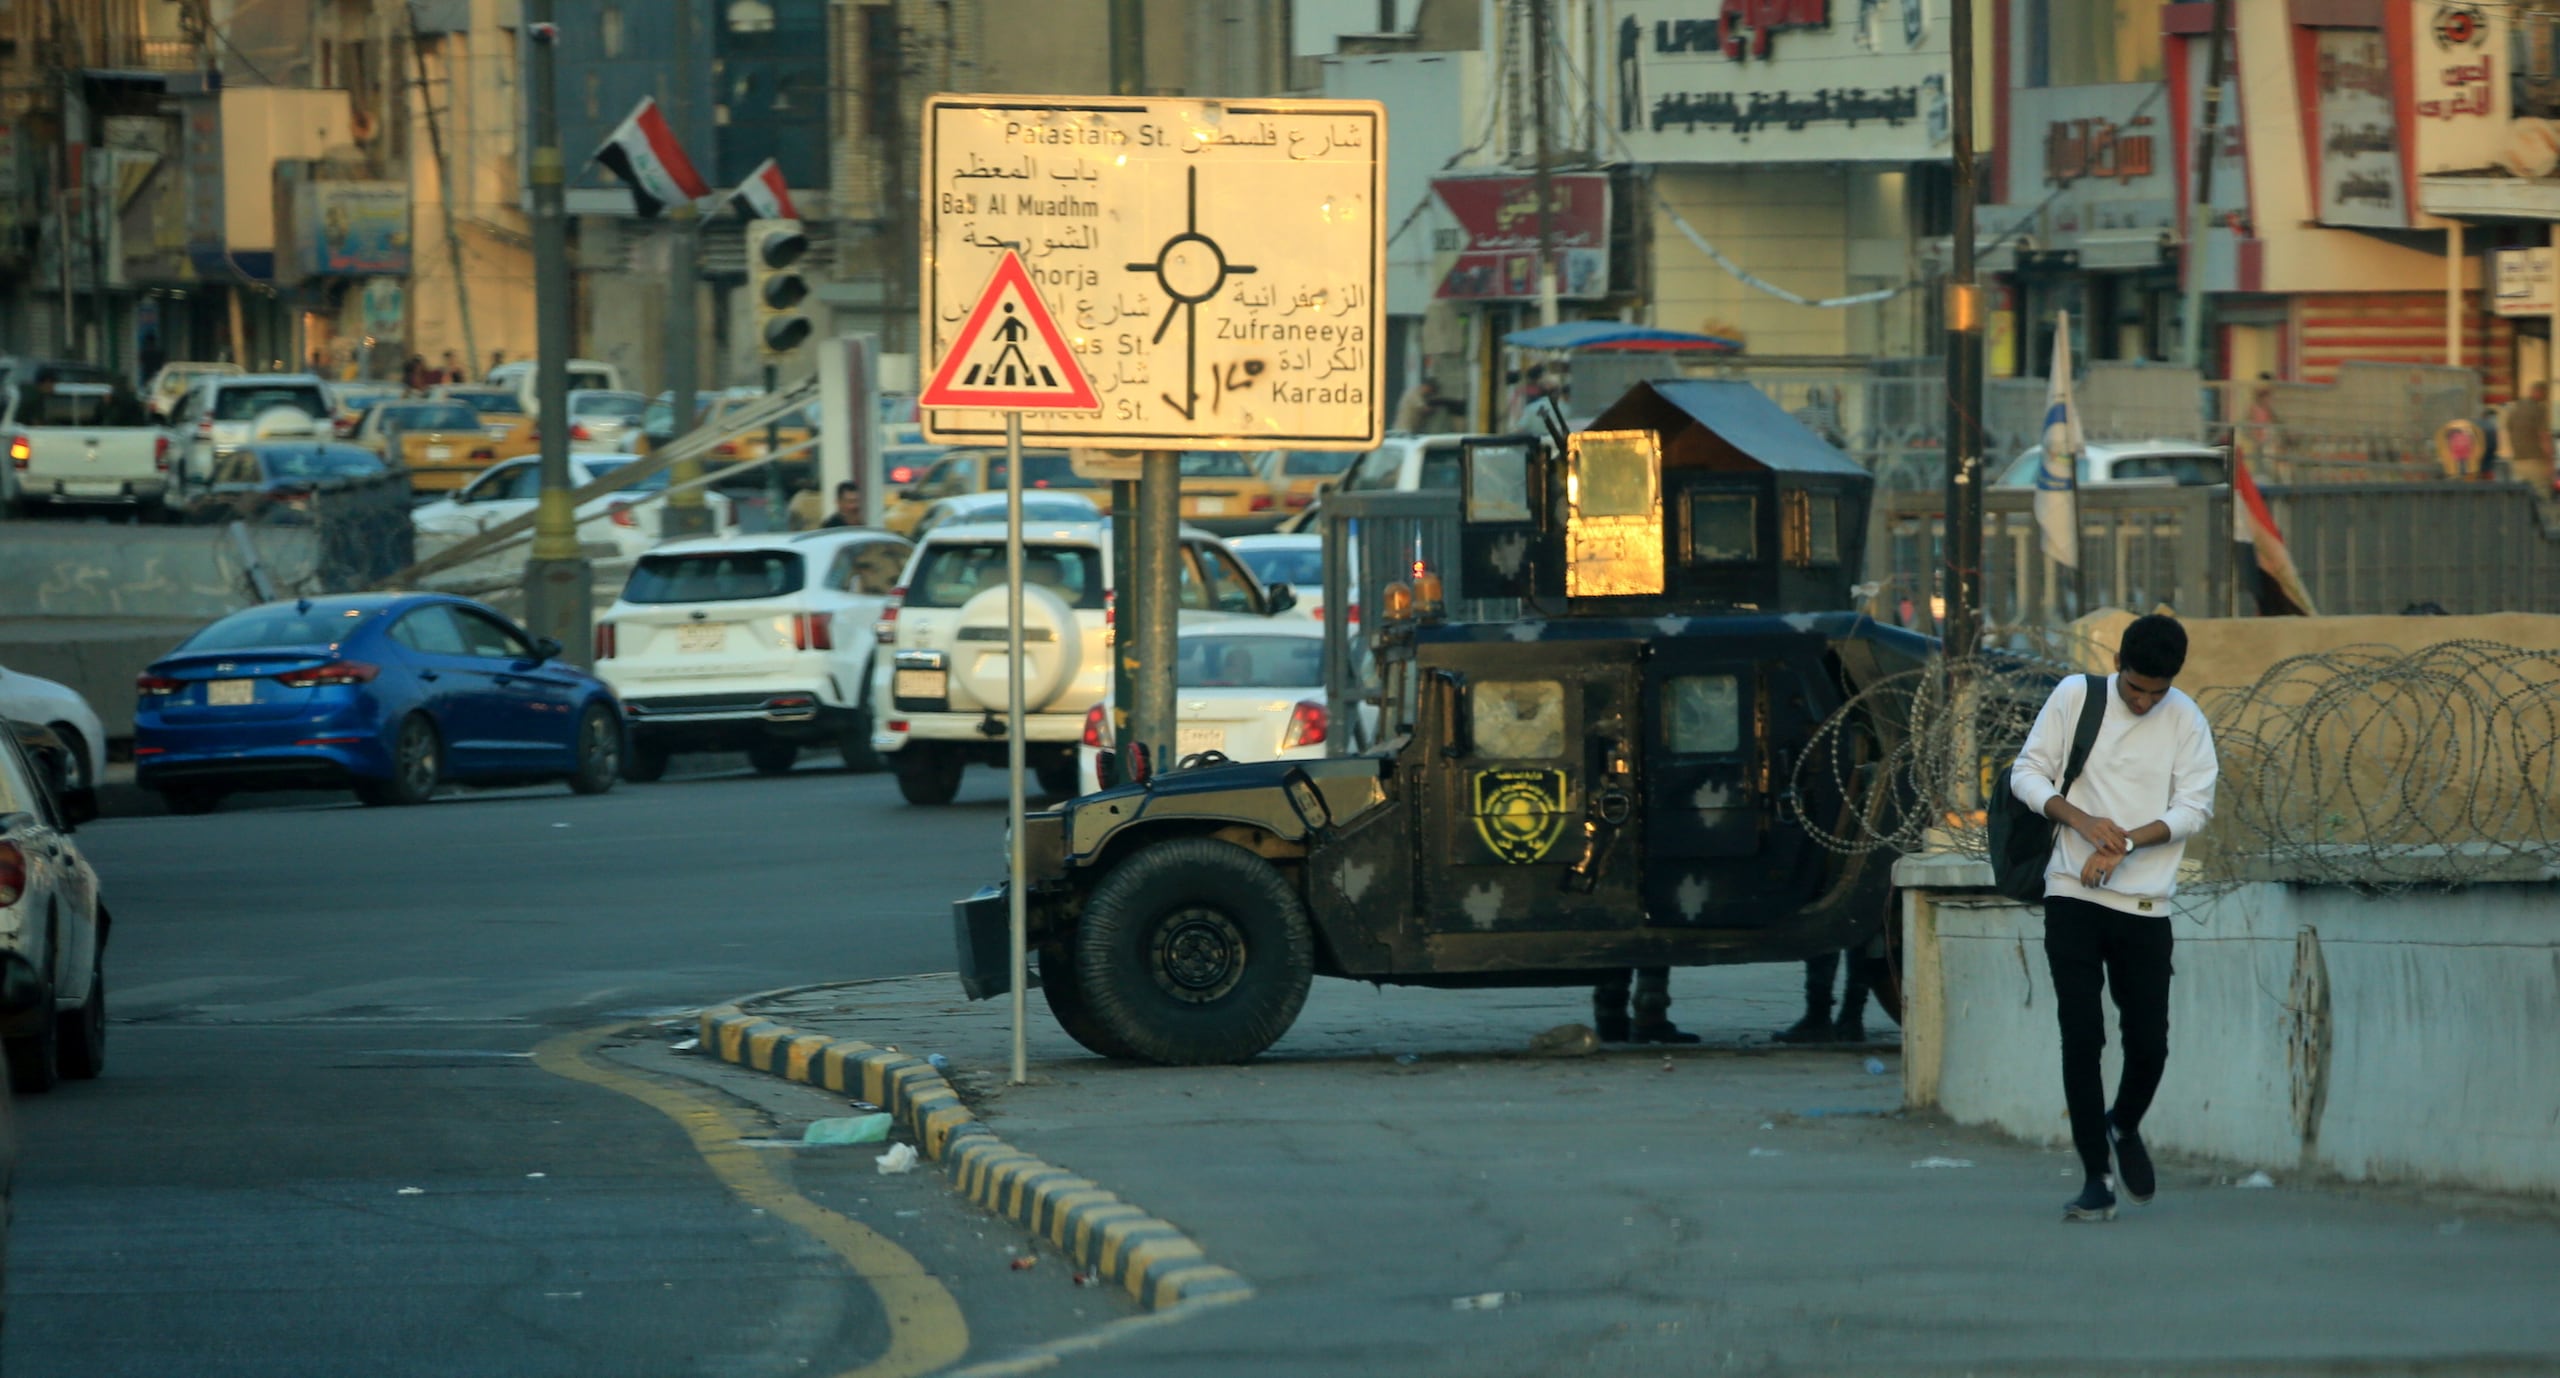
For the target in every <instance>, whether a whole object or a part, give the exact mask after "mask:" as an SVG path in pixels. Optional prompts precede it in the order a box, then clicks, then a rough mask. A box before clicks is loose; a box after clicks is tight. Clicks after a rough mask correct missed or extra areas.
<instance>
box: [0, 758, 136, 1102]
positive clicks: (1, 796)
mask: <svg viewBox="0 0 2560 1378" xmlns="http://www.w3.org/2000/svg"><path fill="white" fill-rule="evenodd" d="M60 749H61V748H60V746H59V745H58V744H57V743H55V741H54V738H53V736H52V734H51V733H50V732H48V731H46V730H45V729H43V728H26V727H22V726H20V725H17V724H10V725H8V726H7V728H6V729H5V730H0V1012H5V1013H0V1039H5V1043H0V1046H5V1048H6V1049H7V1059H8V1064H9V1082H10V1085H11V1086H13V1087H14V1088H15V1089H16V1090H18V1091H19V1092H20V1093H23V1094H33V1093H37V1092H43V1091H50V1090H52V1089H53V1088H54V1085H55V1083H56V1082H57V1081H59V1080H61V1079H62V1078H65V1077H68V1078H71V1079H73V1080H76V1081H84V1080H87V1079H89V1078H92V1077H95V1076H97V1075H98V1074H99V1073H100V1072H103V1071H105V1070H106V1065H107V981H106V953H107V932H108V929H109V928H110V927H111V921H110V919H109V917H108V914H107V908H106V906H105V905H104V904H103V903H101V902H100V900H99V898H98V873H97V871H96V870H94V869H92V868H91V866H90V865H89V861H88V858H86V857H84V856H82V855H81V853H80V848H79V846H78V844H76V843H74V842H73V841H72V840H71V835H72V833H73V832H74V831H76V830H77V829H78V827H79V825H81V824H82V823H85V822H88V821H89V820H90V819H91V818H94V817H96V816H97V801H96V798H95V796H94V795H91V794H89V793H87V792H85V791H84V792H81V793H76V794H68V795H66V794H59V793H57V792H56V791H55V790H54V789H53V787H52V786H51V784H50V783H49V780H48V777H49V776H50V775H51V774H52V773H53V772H51V771H49V770H47V769H46V768H45V767H44V766H43V765H42V764H41V763H40V762H39V761H38V759H37V756H38V755H39V754H40V753H42V752H45V751H59V750H60Z"/></svg>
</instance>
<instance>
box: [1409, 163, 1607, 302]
mask: <svg viewBox="0 0 2560 1378" xmlns="http://www.w3.org/2000/svg"><path fill="white" fill-rule="evenodd" d="M1431 190H1432V192H1433V193H1434V194H1436V195H1437V196H1438V197H1439V198H1440V200H1441V201H1442V202H1443V203H1445V204H1446V205H1447V206H1448V207H1449V213H1450V215H1451V216H1453V217H1455V218H1456V220H1457V222H1458V225H1459V232H1460V234H1461V235H1463V236H1464V239H1463V243H1462V246H1461V247H1460V249H1459V252H1458V261H1457V262H1456V263H1455V264H1453V265H1451V266H1450V269H1449V271H1448V273H1447V275H1445V276H1444V277H1442V278H1441V280H1440V290H1439V293H1438V295H1439V296H1440V297H1442V298H1444V299H1455V300H1461V301H1493V300H1516V299H1534V298H1535V297H1536V296H1537V295H1538V269H1537V263H1538V182H1537V179H1536V178H1534V177H1442V178H1438V179H1436V180H1434V181H1433V182H1432V184H1431ZM1547 198H1548V204H1547V233H1548V237H1549V240H1550V242H1551V243H1552V244H1553V245H1554V246H1555V249H1556V295H1557V296H1560V297H1578V298H1593V297H1604V296H1607V295H1608V294H1609V179H1608V177H1607V176H1606V175H1604V174H1599V173H1565V174H1561V175H1558V176H1554V177H1550V178H1548V179H1547Z"/></svg>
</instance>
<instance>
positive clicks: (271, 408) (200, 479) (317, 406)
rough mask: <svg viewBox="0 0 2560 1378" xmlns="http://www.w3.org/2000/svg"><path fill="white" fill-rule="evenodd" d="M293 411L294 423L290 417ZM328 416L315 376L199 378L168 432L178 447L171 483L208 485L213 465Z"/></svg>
mask: <svg viewBox="0 0 2560 1378" xmlns="http://www.w3.org/2000/svg"><path fill="white" fill-rule="evenodd" d="M297 412H299V413H300V414H301V415H300V420H299V423H298V424H297V422H296V420H295V417H294V414H295V413H297ZM331 415H333V412H332V411H331V409H330V406H329V391H328V384H326V383H324V382H322V381H321V379H320V376H319V375H318V374H315V373H239V374H222V375H216V376H212V377H207V378H204V379H201V380H199V381H198V382H197V384H196V387H195V391H193V392H190V393H188V394H187V395H186V396H185V397H184V398H182V399H180V400H179V402H178V406H177V409H176V410H175V411H173V412H171V413H170V415H169V428H170V429H171V430H172V431H174V432H175V433H176V435H175V436H174V441H175V443H176V444H177V445H178V447H179V448H180V460H179V464H178V467H177V479H178V483H179V486H180V488H181V490H182V491H186V492H193V491H195V490H197V489H200V488H202V487H203V486H204V485H205V484H207V483H210V482H212V481H213V462H214V461H215V460H217V459H220V458H222V457H223V456H224V455H227V454H229V453H231V452H232V451H233V450H236V449H238V448H240V447H241V446H243V445H246V444H248V443H249V442H250V441H252V440H258V439H262V438H264V437H266V436H270V435H276V434H284V433H291V434H295V435H307V434H310V430H309V428H310V427H312V426H315V425H317V424H319V423H320V422H321V421H322V420H323V418H326V417H329V416H331Z"/></svg>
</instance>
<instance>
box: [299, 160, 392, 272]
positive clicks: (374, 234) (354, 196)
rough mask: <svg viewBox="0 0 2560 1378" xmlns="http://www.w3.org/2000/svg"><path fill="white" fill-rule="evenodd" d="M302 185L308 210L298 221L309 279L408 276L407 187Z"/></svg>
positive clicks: (369, 183)
mask: <svg viewBox="0 0 2560 1378" xmlns="http://www.w3.org/2000/svg"><path fill="white" fill-rule="evenodd" d="M306 186H307V187H308V190H309V195H310V202H309V204H310V210H309V211H308V212H307V213H304V215H303V220H302V224H303V227H304V229H303V235H304V238H303V243H304V244H305V245H307V246H308V250H307V253H306V255H305V257H304V259H303V271H304V272H306V273H308V274H310V275H311V276H313V277H371V276H374V275H376V274H382V273H406V272H408V271H409V188H408V187H407V185H405V184H403V183H400V182H311V183H307V184H306ZM298 199H299V198H297V200H298ZM297 209H299V208H298V207H297Z"/></svg>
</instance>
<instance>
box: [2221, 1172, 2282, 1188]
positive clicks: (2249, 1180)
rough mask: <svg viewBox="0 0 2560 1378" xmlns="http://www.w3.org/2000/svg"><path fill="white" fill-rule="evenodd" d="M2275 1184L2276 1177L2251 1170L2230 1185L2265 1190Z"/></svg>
mask: <svg viewBox="0 0 2560 1378" xmlns="http://www.w3.org/2000/svg"><path fill="white" fill-rule="evenodd" d="M2275 1184H2276V1179H2274V1178H2273V1177H2269V1176H2268V1175H2267V1174H2266V1173H2264V1172H2253V1173H2250V1174H2249V1175H2248V1176H2246V1177H2243V1178H2241V1179H2240V1180H2239V1181H2237V1182H2234V1183H2232V1184H2231V1185H2233V1186H2235V1187H2240V1188H2242V1189H2244V1190H2249V1191H2265V1190H2267V1189H2269V1188H2271V1187H2273V1186H2274V1185H2275Z"/></svg>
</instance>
